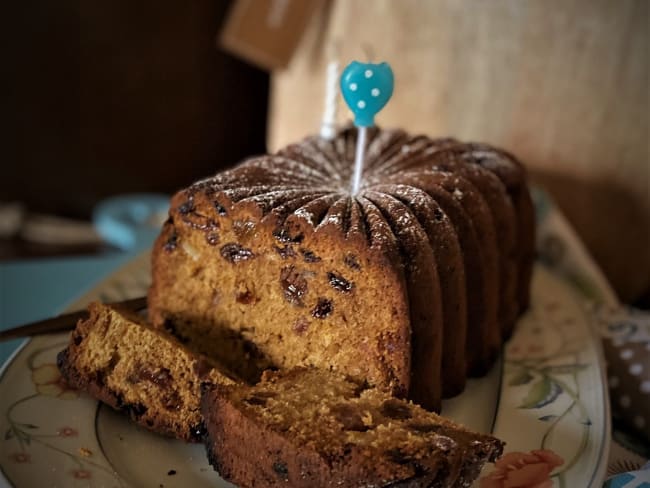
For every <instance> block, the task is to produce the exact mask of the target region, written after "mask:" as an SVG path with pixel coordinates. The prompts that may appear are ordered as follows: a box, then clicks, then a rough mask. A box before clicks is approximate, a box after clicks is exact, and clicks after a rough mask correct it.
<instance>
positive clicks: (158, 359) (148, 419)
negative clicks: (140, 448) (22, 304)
mask: <svg viewBox="0 0 650 488" xmlns="http://www.w3.org/2000/svg"><path fill="white" fill-rule="evenodd" d="M89 310H90V317H89V318H88V319H87V320H83V321H80V322H79V324H78V325H77V327H76V329H75V330H74V331H73V332H72V335H71V338H70V344H69V345H68V347H67V348H66V349H64V350H63V351H61V352H60V353H59V355H58V365H59V369H60V370H61V373H62V374H63V376H64V378H65V379H66V381H67V382H68V383H69V384H70V385H71V386H73V387H75V388H77V389H79V390H82V391H85V392H87V393H89V394H90V395H91V396H93V397H95V398H97V399H98V400H101V401H102V402H104V403H106V404H108V405H110V406H111V407H113V408H114V409H116V410H121V411H124V412H126V413H127V414H128V415H129V416H130V417H131V419H132V420H134V421H135V422H137V423H138V424H140V425H142V426H143V427H145V428H147V429H149V430H152V431H154V432H158V433H160V434H164V435H168V436H173V437H176V438H178V439H183V440H185V441H192V442H198V441H201V440H202V436H203V433H204V426H203V418H202V416H201V412H200V395H201V384H202V383H219V384H233V383H234V382H235V380H234V379H233V377H232V375H230V374H229V373H228V372H226V371H224V370H223V369H222V368H220V367H219V366H218V365H217V364H216V363H215V362H214V361H212V360H211V359H208V358H205V357H202V356H200V355H197V354H194V353H192V352H191V351H189V350H188V349H186V348H185V347H183V346H182V345H181V344H180V343H178V341H177V340H176V339H174V338H173V337H171V336H169V335H168V334H165V333H162V332H161V331H158V330H155V329H152V328H151V327H149V326H148V325H146V324H145V323H144V321H143V319H142V318H141V317H139V316H138V315H137V314H135V313H132V312H128V311H125V310H119V309H118V308H115V307H109V306H107V305H101V304H99V303H93V304H91V305H90V307H89Z"/></svg>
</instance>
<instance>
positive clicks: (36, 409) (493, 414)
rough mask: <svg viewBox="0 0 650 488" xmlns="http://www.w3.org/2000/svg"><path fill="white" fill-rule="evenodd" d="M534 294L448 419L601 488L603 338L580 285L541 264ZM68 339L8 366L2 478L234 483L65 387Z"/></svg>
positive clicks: (575, 481) (134, 280)
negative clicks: (61, 369) (556, 462)
mask: <svg viewBox="0 0 650 488" xmlns="http://www.w3.org/2000/svg"><path fill="white" fill-rule="evenodd" d="M148 263H149V259H148V256H142V257H140V258H138V259H136V260H135V261H133V262H132V263H130V264H129V265H127V266H126V267H124V268H122V269H120V270H118V271H117V272H116V273H115V274H114V275H112V276H111V277H110V278H109V279H107V280H106V281H104V282H103V283H102V284H100V285H99V286H97V287H96V288H95V289H94V290H92V291H91V292H90V293H89V294H88V295H87V296H85V297H84V299H82V300H80V302H79V303H78V304H76V305H75V306H76V307H79V306H83V305H84V303H86V302H88V301H90V300H96V299H102V300H107V301H110V300H120V299H124V298H127V297H129V296H138V295H142V294H143V293H144V292H145V291H146V288H147V284H148V276H149V268H148ZM532 297H533V299H532V306H531V310H530V311H529V312H528V313H527V314H526V315H525V316H524V317H523V318H522V319H521V321H520V323H519V325H518V327H517V331H516V333H515V335H514V337H513V338H512V339H511V340H510V342H509V343H508V344H507V345H506V347H505V348H504V355H503V358H502V360H500V361H499V362H498V364H496V365H495V367H494V368H492V370H491V371H490V373H489V374H488V375H487V376H486V377H485V378H481V379H479V380H471V381H470V382H469V384H468V387H467V389H466V390H465V392H463V394H462V395H460V396H458V397H456V398H454V399H452V400H448V401H445V402H444V403H443V415H446V416H448V417H451V418H453V419H455V420H457V421H459V422H461V423H463V424H465V425H467V426H468V427H470V428H472V429H476V430H478V431H482V432H493V434H494V435H495V436H497V437H499V438H500V439H502V440H504V441H506V443H507V444H506V449H505V452H506V453H511V454H510V458H509V459H510V460H512V461H513V462H512V463H510V464H511V465H510V467H509V468H508V469H509V470H513V469H521V468H523V467H525V465H526V463H533V462H536V463H539V462H542V463H543V462H544V460H548V459H549V456H548V455H543V454H542V455H539V454H538V455H535V454H532V455H530V453H531V452H532V451H536V450H540V449H546V450H551V451H553V452H554V453H555V454H556V455H557V456H559V457H560V458H562V460H563V464H562V465H561V466H557V467H555V468H554V470H553V472H552V473H551V475H550V476H551V480H552V481H553V484H554V486H558V487H576V486H581V487H594V488H595V487H600V486H601V485H602V482H603V478H604V475H605V472H604V471H605V465H606V460H607V455H608V449H609V439H610V425H609V422H610V413H609V402H608V398H607V389H606V388H605V387H604V385H605V380H604V363H603V359H602V353H601V350H600V343H599V341H598V340H597V339H596V337H595V335H594V334H593V331H592V327H591V324H590V316H589V314H588V313H587V311H586V309H585V307H584V305H583V303H582V301H581V300H580V299H579V298H578V297H577V296H576V294H575V292H574V290H573V289H572V288H571V287H569V286H568V285H567V284H565V283H564V282H562V281H561V280H560V279H559V278H557V277H556V276H554V275H552V274H551V273H550V272H549V271H547V270H546V269H544V268H543V267H542V266H541V265H538V266H537V267H536V269H535V273H534V277H533V286H532ZM66 342H67V334H57V335H50V336H41V337H36V338H34V339H32V340H30V341H29V342H26V344H25V345H24V346H23V347H22V348H21V349H19V350H18V351H17V352H16V353H15V354H14V355H13V356H12V357H11V358H10V359H9V360H8V361H7V363H6V364H5V365H4V367H3V369H2V371H0V392H1V393H2V394H1V395H0V436H1V437H0V468H1V470H2V476H0V486H3V485H4V486H16V487H21V488H22V487H34V486H39V487H40V486H52V487H55V486H60V487H67V486H96V487H104V486H105V487H126V486H134V487H140V486H152V487H164V488H172V487H187V486H192V487H197V488H198V487H202V486H206V487H208V486H209V487H228V486H232V485H229V484H228V483H226V482H224V481H223V480H221V479H220V478H219V476H218V475H217V474H216V473H215V472H214V471H213V470H212V468H211V467H210V466H209V465H208V462H207V459H206V457H205V453H204V450H203V447H202V446H201V445H188V444H184V443H182V442H179V441H175V440H171V439H166V438H163V437H160V436H157V435H155V434H152V433H150V432H147V431H145V430H143V429H140V428H138V427H136V426H134V425H133V424H131V423H130V422H129V421H128V420H127V419H126V418H125V417H124V416H122V415H119V414H117V413H115V412H113V411H112V410H110V409H109V408H107V407H104V406H100V405H99V404H98V403H97V402H96V401H94V400H92V399H91V398H89V397H87V396H86V395H83V394H78V393H77V392H73V391H68V390H66V388H65V385H64V384H61V383H59V382H58V381H59V379H60V377H59V375H58V371H57V370H56V367H55V362H56V353H57V352H58V351H60V350H61V349H63V347H64V346H65V344H66ZM516 453H521V454H516ZM524 453H525V454H528V455H527V456H525V455H524ZM540 456H541V457H540ZM551 458H552V459H557V458H554V457H553V456H551ZM503 469H506V468H503ZM494 470H495V467H494V466H492V465H490V466H487V467H486V469H485V470H484V473H483V476H484V477H489V476H490V474H491V473H492V477H498V476H499V473H495V472H494ZM477 485H478V483H477Z"/></svg>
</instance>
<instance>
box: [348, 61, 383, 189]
mask: <svg viewBox="0 0 650 488" xmlns="http://www.w3.org/2000/svg"><path fill="white" fill-rule="evenodd" d="M393 85H394V78H393V70H392V69H391V68H390V65H389V64H388V63H380V64H372V63H360V62H358V61H353V62H352V63H350V64H349V65H348V66H347V67H346V68H345V70H344V71H343V74H342V75H341V93H342V94H343V99H344V100H345V103H346V104H347V105H348V107H350V110H352V113H353V114H354V125H356V126H357V127H358V128H359V136H358V137H357V150H356V156H355V158H354V173H353V176H352V185H351V186H352V188H351V191H352V195H356V194H357V192H358V191H359V187H360V186H361V174H362V173H363V159H364V155H365V150H366V129H367V128H368V127H371V126H373V125H375V115H377V113H378V112H379V111H380V110H381V109H382V108H384V106H385V105H386V103H388V100H389V99H390V97H391V95H392V94H393Z"/></svg>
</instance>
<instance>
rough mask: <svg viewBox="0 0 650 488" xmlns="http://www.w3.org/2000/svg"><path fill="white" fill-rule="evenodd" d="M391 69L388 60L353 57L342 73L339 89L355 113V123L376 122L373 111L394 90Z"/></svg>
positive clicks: (388, 97) (382, 104)
mask: <svg viewBox="0 0 650 488" xmlns="http://www.w3.org/2000/svg"><path fill="white" fill-rule="evenodd" d="M393 85H394V78H393V70H392V69H391V68H390V65H389V64H388V63H380V64H372V63H360V62H358V61H352V62H351V63H350V64H349V65H348V66H347V67H346V68H345V70H344V71H343V74H342V75H341V93H342V94H343V99H344V100H345V103H346V104H347V105H348V107H350V110H352V113H354V125H356V126H357V127H370V126H373V125H375V115H377V113H378V112H379V111H380V110H381V109H382V108H384V106H385V105H386V103H388V100H389V99H390V97H391V95H392V94H393Z"/></svg>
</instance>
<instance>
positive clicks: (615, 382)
mask: <svg viewBox="0 0 650 488" xmlns="http://www.w3.org/2000/svg"><path fill="white" fill-rule="evenodd" d="M620 384H621V380H619V379H618V376H610V377H609V387H610V388H616V387H618V385H620Z"/></svg>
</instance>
